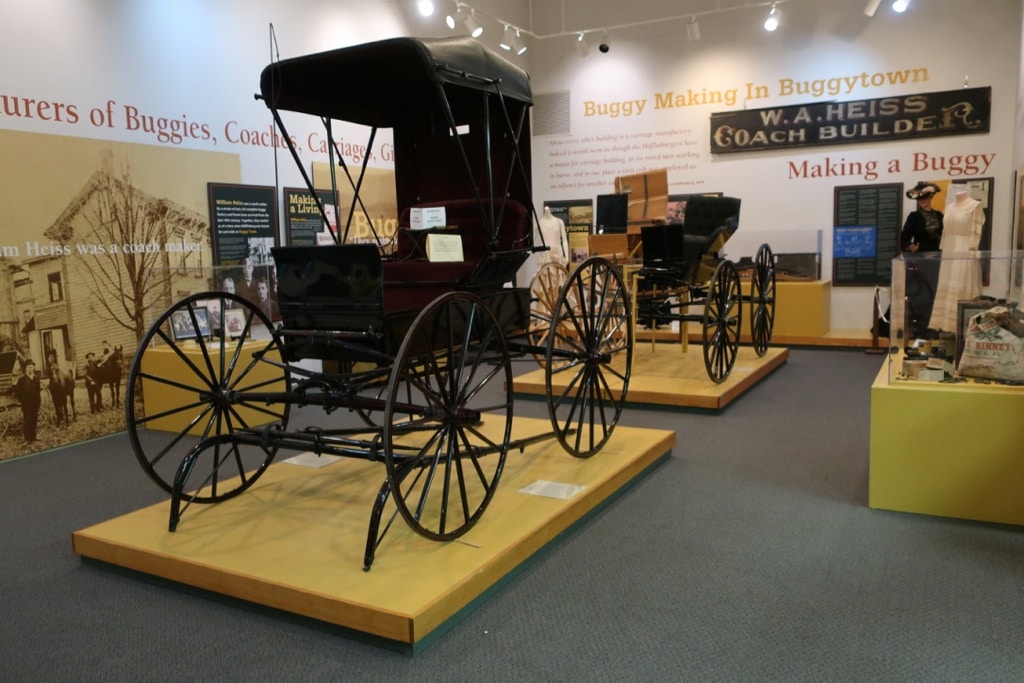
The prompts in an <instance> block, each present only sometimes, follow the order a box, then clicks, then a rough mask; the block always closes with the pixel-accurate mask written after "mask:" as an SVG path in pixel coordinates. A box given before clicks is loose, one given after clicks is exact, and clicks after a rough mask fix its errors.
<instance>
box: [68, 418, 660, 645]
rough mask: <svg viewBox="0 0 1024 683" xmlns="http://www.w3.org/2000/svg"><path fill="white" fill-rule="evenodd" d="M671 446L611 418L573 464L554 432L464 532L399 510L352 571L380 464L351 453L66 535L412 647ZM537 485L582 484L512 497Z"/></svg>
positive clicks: (130, 564)
mask: <svg viewBox="0 0 1024 683" xmlns="http://www.w3.org/2000/svg"><path fill="white" fill-rule="evenodd" d="M550 430H551V427H550V424H549V423H548V422H547V421H546V420H537V419H528V418H515V419H514V421H513V432H514V433H513V437H514V438H524V437H526V436H529V435H531V434H539V433H546V432H550ZM674 444H675V433H674V432H670V431H665V430H652V429H638V428H631V427H625V426H622V425H619V426H618V427H617V428H616V430H615V432H614V433H613V434H612V438H611V439H610V441H609V443H608V444H607V445H606V447H605V448H604V449H603V450H602V451H601V452H600V453H598V454H596V455H595V456H593V457H591V458H589V459H585V460H584V459H579V458H574V457H572V456H571V455H569V454H568V453H566V452H564V451H563V450H562V449H561V447H560V446H559V445H558V443H557V442H556V441H554V440H553V439H552V440H545V441H542V442H539V443H537V444H534V445H531V446H528V447H527V448H526V450H525V451H523V452H519V451H514V452H510V453H509V455H508V458H507V460H506V463H505V471H504V474H503V476H502V479H501V482H500V484H499V486H498V490H497V492H496V493H495V496H494V498H493V500H492V502H491V504H490V506H489V507H488V508H487V510H486V511H485V513H484V515H483V517H482V518H481V520H480V521H479V522H478V523H477V525H476V526H475V527H473V528H472V529H471V530H470V531H469V532H468V533H467V534H466V535H465V536H463V537H462V538H461V539H459V540H458V541H453V542H448V543H440V542H436V541H431V540H428V539H426V538H423V537H421V536H419V535H417V534H416V533H415V532H413V531H412V530H411V529H409V527H407V526H406V525H405V523H404V522H403V521H402V520H401V518H400V517H399V518H398V519H397V520H396V521H395V523H394V525H393V526H392V527H391V529H390V530H389V531H388V532H387V534H386V535H385V537H384V539H383V541H382V543H381V544H380V546H379V547H378V549H377V555H376V560H375V562H374V564H373V567H372V569H371V570H370V571H369V572H364V571H363V570H362V564H363V551H364V546H365V542H366V528H367V521H368V516H369V513H370V508H371V505H372V503H373V497H374V495H375V493H376V491H377V489H378V488H379V487H380V485H381V484H382V483H383V482H384V480H385V478H386V473H385V469H384V466H383V465H381V464H379V463H371V462H368V461H365V460H361V459H352V458H341V459H333V458H332V459H331V460H332V462H330V464H328V465H326V466H323V467H319V468H315V467H306V466H300V465H295V464H291V463H288V462H279V463H276V464H274V465H272V466H271V467H270V468H269V469H268V470H267V472H266V473H265V474H264V475H263V477H262V478H261V479H260V480H258V481H257V482H256V483H255V484H254V485H253V488H252V489H250V490H248V491H245V492H244V493H242V494H241V495H239V496H238V497H236V498H233V499H231V500H228V501H225V502H223V503H220V504H217V505H205V506H192V507H191V508H189V509H188V510H187V511H186V512H185V515H184V516H183V518H182V521H181V524H180V525H179V527H178V530H177V531H176V532H175V533H169V532H168V531H167V515H168V507H169V505H168V504H167V503H162V504H158V505H153V506H151V507H147V508H143V509H141V510H138V511H136V512H133V513H130V514H127V515H124V516H122V517H117V518H115V519H111V520H109V521H107V522H103V523H101V524H97V525H95V526H92V527H89V528H87V529H82V530H80V531H76V532H74V534H72V543H73V546H74V551H75V552H76V553H78V554H79V555H81V556H82V557H83V558H90V559H93V560H99V561H101V562H105V563H109V564H112V565H116V566H118V567H123V568H127V569H130V570H134V571H137V572H143V573H145V574H148V575H152V576H155V577H159V578H161V579H169V580H171V581H176V582H179V583H182V584H187V585H189V586H194V587H197V588H201V589H205V590H207V591H212V592H214V593H218V594H222V595H226V596H230V597H233V598H239V599H241V600H245V601H249V602H252V603H256V604H258V605H263V606H267V607H271V608H275V609H278V610H283V611H286V612H290V613H293V614H297V615H301V616H304V617H309V618H312V619H315V620H319V621H322V622H326V623H328V624H333V625H337V626H341V627H344V628H345V629H350V630H351V631H352V632H354V634H356V635H359V636H360V637H369V638H370V639H372V640H375V641H378V644H384V645H388V646H390V647H395V648H397V649H405V650H408V651H412V652H415V651H416V649H418V648H420V647H422V646H424V645H426V644H427V643H429V642H431V641H432V640H434V639H436V637H438V636H439V635H440V634H441V633H443V632H444V631H445V630H447V628H448V627H449V626H450V625H451V624H452V623H454V620H453V617H456V616H457V615H458V614H459V613H460V612H461V611H462V610H465V609H469V608H471V605H472V603H474V601H478V600H480V599H481V598H482V597H483V596H485V594H486V593H487V592H488V591H489V590H491V589H493V588H494V587H495V586H496V584H498V583H499V581H501V580H502V579H503V578H504V577H507V576H508V575H509V574H510V573H511V572H513V571H514V570H515V569H516V568H517V567H519V566H521V565H522V564H523V563H524V562H526V561H528V560H529V559H530V558H531V556H533V555H534V554H535V553H537V552H538V551H539V550H541V549H542V548H543V547H544V546H545V545H546V544H547V543H549V542H550V541H552V540H553V539H554V538H555V537H556V536H558V535H559V534H560V533H562V532H563V531H565V530H566V529H568V528H569V527H571V526H572V525H573V524H574V523H576V522H578V521H579V520H580V519H581V518H583V517H584V516H585V515H587V514H588V513H590V512H591V511H593V510H594V509H595V508H597V507H599V506H601V505H602V504H604V503H605V502H607V501H609V500H610V499H612V498H614V497H615V495H616V494H617V493H619V492H621V491H622V490H623V489H624V488H625V487H627V486H628V485H629V484H630V483H631V482H633V481H634V480H636V479H637V478H638V477H640V476H641V475H643V474H644V473H646V472H647V471H648V470H649V468H651V467H652V466H653V465H654V464H656V463H658V462H659V461H661V460H663V459H664V458H666V457H668V455H669V453H670V450H671V448H672V447H673V446H674ZM280 457H284V456H280ZM333 460H336V461H333ZM537 482H552V483H553V484H555V485H570V486H578V487H583V488H582V490H581V491H579V492H578V493H576V494H575V495H574V496H573V497H572V498H570V499H568V500H564V499H560V498H552V497H545V496H542V495H535V494H533V493H525V492H521V489H523V488H524V487H527V486H528V485H531V484H536V483H537ZM551 488H559V487H558V486H553V487H551ZM389 509H393V508H389ZM385 514H386V515H388V514H390V512H389V510H386V511H385Z"/></svg>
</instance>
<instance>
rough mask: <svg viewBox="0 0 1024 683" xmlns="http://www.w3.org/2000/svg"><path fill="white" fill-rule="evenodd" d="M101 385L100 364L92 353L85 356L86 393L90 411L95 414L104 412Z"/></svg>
mask: <svg viewBox="0 0 1024 683" xmlns="http://www.w3.org/2000/svg"><path fill="white" fill-rule="evenodd" d="M100 384H101V382H100V366H99V362H98V361H97V360H96V354H95V353H93V352H92V351H90V352H89V353H87V354H85V391H86V393H87V394H88V395H89V410H91V411H92V412H94V413H98V412H100V411H101V410H103V397H102V395H101V393H100Z"/></svg>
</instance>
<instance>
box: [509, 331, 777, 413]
mask: <svg viewBox="0 0 1024 683" xmlns="http://www.w3.org/2000/svg"><path fill="white" fill-rule="evenodd" d="M653 346H654V347H655V348H654V349H653V350H652V348H651V347H652V344H650V343H636V344H635V345H634V348H633V372H632V374H631V376H630V379H629V392H628V394H627V396H626V401H627V402H628V403H643V404H653V405H662V406H676V407H683V408H703V409H708V410H721V409H722V408H725V407H726V406H727V405H728V404H729V403H731V402H732V401H734V400H736V399H737V398H739V397H740V396H742V395H743V394H744V393H745V392H746V391H748V390H749V389H751V388H752V387H753V386H754V385H755V384H757V383H758V382H760V381H761V380H762V379H764V378H765V377H767V376H768V375H769V374H771V373H772V372H773V371H774V370H775V369H776V368H778V367H780V366H781V365H782V364H783V363H785V362H786V361H787V360H788V359H789V349H783V348H769V349H768V352H767V353H766V354H765V355H764V357H762V358H758V357H757V354H756V353H754V349H753V348H750V347H746V346H741V347H739V350H738V354H737V356H736V364H735V365H734V366H733V369H732V372H731V373H730V374H729V378H728V379H726V380H725V381H724V382H722V383H721V384H715V383H714V382H712V381H711V379H710V378H709V377H708V373H707V369H706V368H705V367H704V352H703V350H702V349H701V347H700V346H698V345H695V344H690V345H689V346H688V347H687V350H686V351H685V352H684V351H682V349H681V347H680V346H679V345H678V344H656V345H653ZM555 386H556V388H562V385H558V384H556V385H555ZM512 390H513V391H514V392H516V393H520V394H532V395H540V396H543V395H545V393H546V384H545V379H544V370H543V368H541V369H538V370H533V371H531V372H528V373H526V374H523V375H519V376H517V377H515V378H513V380H512Z"/></svg>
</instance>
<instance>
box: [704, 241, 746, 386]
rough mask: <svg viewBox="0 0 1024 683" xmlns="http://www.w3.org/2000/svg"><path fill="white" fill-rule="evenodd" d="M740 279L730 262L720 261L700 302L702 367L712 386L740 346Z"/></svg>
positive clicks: (722, 376) (728, 369)
mask: <svg viewBox="0 0 1024 683" xmlns="http://www.w3.org/2000/svg"><path fill="white" fill-rule="evenodd" d="M742 318H743V309H742V306H741V303H740V276H739V273H737V272H736V266H734V265H733V263H732V261H722V262H721V263H719V264H718V266H717V267H716V268H715V272H714V273H713V274H712V275H711V282H710V284H709V285H708V296H707V300H706V301H705V302H704V320H703V337H704V367H705V368H706V369H707V371H708V377H710V378H711V380H712V381H713V382H715V383H716V384H720V383H722V382H724V381H725V380H726V379H727V378H728V377H729V373H730V372H732V366H733V365H734V364H735V363H736V355H737V353H738V352H739V346H740V323H741V322H742Z"/></svg>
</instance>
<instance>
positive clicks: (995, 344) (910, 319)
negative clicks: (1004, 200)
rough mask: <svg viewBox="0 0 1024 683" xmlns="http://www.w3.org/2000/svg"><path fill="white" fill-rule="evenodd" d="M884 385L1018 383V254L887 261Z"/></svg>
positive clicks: (1022, 260)
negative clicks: (889, 263) (889, 349)
mask: <svg viewBox="0 0 1024 683" xmlns="http://www.w3.org/2000/svg"><path fill="white" fill-rule="evenodd" d="M892 266H893V267H892V273H893V275H892V290H891V304H890V307H889V311H888V315H887V316H886V318H887V319H888V321H889V326H890V339H891V340H892V341H891V343H892V353H891V354H890V355H889V361H888V363H889V365H888V378H889V381H890V382H933V383H942V384H950V385H952V384H975V383H981V384H1003V385H1011V386H1014V385H1024V311H1022V310H1021V308H1020V302H1021V299H1022V294H1024V292H1022V284H1024V252H994V251H974V252H964V253H949V252H943V253H938V252H935V253H929V254H925V255H920V256H914V255H901V256H898V257H897V258H895V259H893V264H892Z"/></svg>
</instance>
